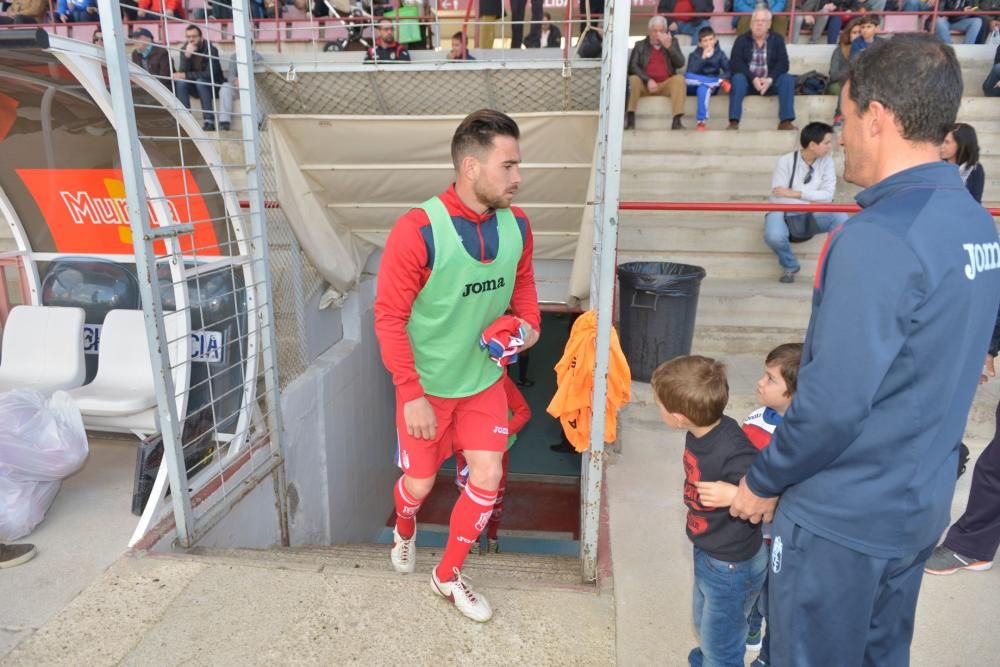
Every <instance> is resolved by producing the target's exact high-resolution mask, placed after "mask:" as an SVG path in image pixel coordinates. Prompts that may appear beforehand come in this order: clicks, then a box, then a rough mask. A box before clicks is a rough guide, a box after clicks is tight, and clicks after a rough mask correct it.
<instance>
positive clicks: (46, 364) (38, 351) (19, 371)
mask: <svg viewBox="0 0 1000 667" xmlns="http://www.w3.org/2000/svg"><path fill="white" fill-rule="evenodd" d="M83 321H84V312H83V309H82V308H62V307H57V306H15V307H14V308H12V309H11V311H10V316H9V317H8V318H7V324H6V326H5V327H4V330H3V357H2V358H0V391H9V390H11V389H34V390H35V391H40V392H42V393H43V394H51V393H53V392H55V391H58V390H61V389H72V388H74V387H79V386H80V385H82V384H83V381H84V379H86V376H87V366H86V363H85V362H84V356H83Z"/></svg>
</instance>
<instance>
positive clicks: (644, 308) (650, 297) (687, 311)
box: [618, 262, 705, 382]
mask: <svg viewBox="0 0 1000 667" xmlns="http://www.w3.org/2000/svg"><path fill="white" fill-rule="evenodd" d="M704 277H705V269H703V268H702V267H700V266H692V265H690V264H675V263H673V262H628V263H626V264H620V265H619V266H618V284H619V286H620V294H619V299H620V302H619V303H620V305H619V310H620V318H619V319H620V323H619V333H620V335H621V343H622V352H624V353H625V358H626V359H627V360H628V363H629V367H630V368H631V370H632V378H633V379H635V380H642V381H643V382H648V381H649V379H650V377H652V375H653V371H654V370H656V367H657V366H659V365H660V364H662V363H663V362H664V361H668V360H670V359H673V358H674V357H680V356H683V355H685V354H690V353H691V341H692V340H693V339H694V318H695V313H696V312H697V310H698V292H699V290H700V289H701V281H702V279H703V278H704Z"/></svg>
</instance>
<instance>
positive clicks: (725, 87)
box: [684, 28, 730, 132]
mask: <svg viewBox="0 0 1000 667" xmlns="http://www.w3.org/2000/svg"><path fill="white" fill-rule="evenodd" d="M684 83H686V84H687V87H688V94H689V95H692V94H693V95H697V97H698V113H697V120H698V131H699V132H704V131H705V121H707V120H708V100H709V98H711V97H712V95H714V94H715V92H716V91H718V90H719V89H720V88H721V89H722V91H723V92H725V93H728V92H729V89H730V85H729V58H728V57H727V56H726V52H725V51H723V50H722V49H721V48H719V40H718V38H717V37H716V36H715V31H714V30H712V29H711V28H702V29H701V30H699V31H698V46H696V47H695V48H694V50H693V51H691V53H690V55H688V64H687V72H686V73H685V74H684Z"/></svg>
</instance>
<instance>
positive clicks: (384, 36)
mask: <svg viewBox="0 0 1000 667" xmlns="http://www.w3.org/2000/svg"><path fill="white" fill-rule="evenodd" d="M382 60H385V61H388V62H401V61H402V62H409V60H410V51H409V49H407V48H406V45H405V44H400V43H399V42H397V41H396V30H395V28H393V27H392V21H389V20H388V19H382V20H381V21H379V22H378V37H376V38H375V46H373V47H370V48H369V49H368V55H367V56H366V57H365V62H378V61H382Z"/></svg>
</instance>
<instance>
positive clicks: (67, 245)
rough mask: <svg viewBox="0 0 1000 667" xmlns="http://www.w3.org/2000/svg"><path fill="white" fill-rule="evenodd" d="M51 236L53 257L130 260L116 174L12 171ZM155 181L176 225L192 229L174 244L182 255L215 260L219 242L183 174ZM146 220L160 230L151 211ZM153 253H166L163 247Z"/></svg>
mask: <svg viewBox="0 0 1000 667" xmlns="http://www.w3.org/2000/svg"><path fill="white" fill-rule="evenodd" d="M17 175H18V176H19V177H20V178H21V180H22V181H24V184H25V186H27V188H28V190H29V191H30V192H31V196H32V197H34V199H35V202H36V203H37V204H38V208H39V209H41V212H42V216H43V217H44V218H45V222H46V224H47V225H48V227H49V231H51V232H52V238H53V240H54V241H55V246H56V252H66V253H79V254H116V255H121V254H125V255H131V254H132V253H133V251H134V250H133V246H132V228H131V227H130V226H129V218H128V204H127V202H126V199H125V184H124V182H123V181H122V172H121V170H120V169H18V170H17ZM156 177H157V179H158V180H159V181H160V187H161V188H163V194H164V195H166V197H167V199H165V200H164V201H163V203H164V204H165V205H166V206H167V207H168V208H169V209H170V211H171V214H172V217H173V219H174V220H176V221H177V222H178V223H181V224H185V223H196V224H195V228H194V233H193V234H183V235H181V236H179V237H178V238H177V240H178V243H179V244H180V247H181V251H182V252H183V253H185V254H189V253H191V252H192V251H193V250H194V249H197V253H198V254H199V255H218V254H220V252H219V242H218V240H217V239H216V236H215V228H214V226H213V225H212V223H211V222H209V219H210V217H211V216H210V215H209V213H208V206H206V204H205V200H204V198H203V197H202V195H201V190H199V189H198V185H197V184H196V183H195V181H194V178H193V177H192V176H191V172H190V171H189V170H187V169H183V170H181V169H158V170H157V171H156ZM149 220H150V223H151V224H152V225H153V226H154V227H159V226H160V224H161V223H160V220H159V219H158V218H157V215H156V212H155V209H154V207H153V206H152V205H150V207H149ZM154 252H156V253H157V254H159V255H162V254H165V253H166V246H165V244H164V242H163V241H157V242H156V243H154Z"/></svg>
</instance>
